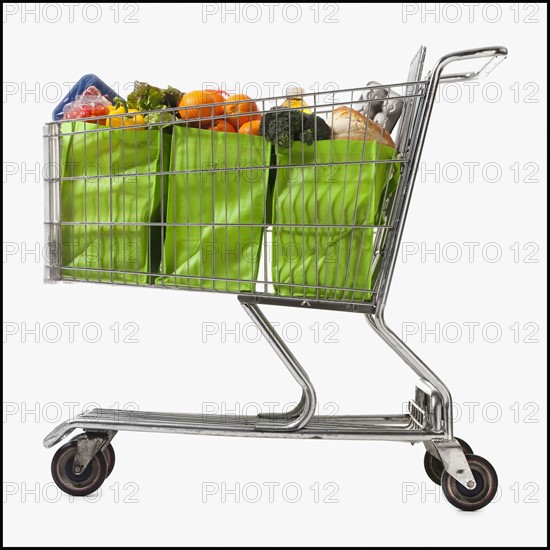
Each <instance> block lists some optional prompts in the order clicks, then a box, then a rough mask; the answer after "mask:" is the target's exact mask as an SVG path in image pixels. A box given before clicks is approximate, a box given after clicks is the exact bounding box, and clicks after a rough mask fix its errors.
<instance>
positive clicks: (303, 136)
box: [261, 107, 330, 149]
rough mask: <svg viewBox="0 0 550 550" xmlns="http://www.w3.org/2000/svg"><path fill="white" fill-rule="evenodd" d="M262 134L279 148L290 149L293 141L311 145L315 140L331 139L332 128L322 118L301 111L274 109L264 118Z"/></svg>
mask: <svg viewBox="0 0 550 550" xmlns="http://www.w3.org/2000/svg"><path fill="white" fill-rule="evenodd" d="M261 134H262V135H264V136H265V137H266V139H268V140H269V141H271V142H272V143H274V144H275V145H277V146H278V147H280V148H282V149H288V147H290V145H291V143H292V142H293V141H302V142H304V143H306V144H307V145H311V144H312V143H313V142H314V140H315V139H317V140H322V139H330V128H329V126H328V124H327V123H326V122H325V121H324V120H323V119H322V118H320V117H318V116H315V115H308V114H306V113H304V112H303V111H301V110H300V109H286V108H282V107H273V108H272V109H271V110H270V111H269V112H268V113H266V114H265V115H264V117H263V118H262V123H261Z"/></svg>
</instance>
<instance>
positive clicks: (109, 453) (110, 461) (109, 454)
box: [102, 443, 116, 478]
mask: <svg viewBox="0 0 550 550" xmlns="http://www.w3.org/2000/svg"><path fill="white" fill-rule="evenodd" d="M102 452H103V456H104V457H105V462H106V463H107V474H106V475H105V478H108V477H109V476H110V475H111V472H112V471H113V468H114V467H115V458H116V457H115V450H114V449H113V446H112V445H111V444H110V443H109V445H107V447H105V449H103V450H102Z"/></svg>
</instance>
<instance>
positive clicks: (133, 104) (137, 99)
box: [126, 80, 183, 122]
mask: <svg viewBox="0 0 550 550" xmlns="http://www.w3.org/2000/svg"><path fill="white" fill-rule="evenodd" d="M182 95H183V93H182V92H180V91H179V90H178V89H177V88H174V87H173V86H168V88H166V89H162V88H157V87H156V86H151V85H150V84H147V82H139V81H137V80H136V81H135V82H134V90H133V91H132V92H131V93H130V94H129V95H128V99H127V100H126V101H127V103H128V107H129V108H131V109H137V110H138V111H161V110H163V109H168V108H171V107H177V106H178V102H179V100H180V98H181V96H182ZM175 116H177V111H168V112H166V113H151V114H150V115H147V122H170V121H173V120H174V117H175Z"/></svg>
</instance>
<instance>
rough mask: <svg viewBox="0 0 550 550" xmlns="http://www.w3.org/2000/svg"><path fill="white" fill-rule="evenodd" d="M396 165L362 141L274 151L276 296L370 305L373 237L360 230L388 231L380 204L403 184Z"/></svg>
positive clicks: (387, 150)
mask: <svg viewBox="0 0 550 550" xmlns="http://www.w3.org/2000/svg"><path fill="white" fill-rule="evenodd" d="M396 158H397V152H396V150H395V149H393V148H391V147H388V146H385V145H380V144H379V143H378V142H376V141H366V142H364V141H359V140H357V141H355V140H349V141H348V140H326V141H319V142H317V144H316V151H315V147H314V146H308V145H304V144H303V143H301V142H294V143H293V145H292V147H291V149H290V150H279V151H278V152H277V164H278V168H277V180H276V184H275V190H274V203H273V223H274V227H273V257H272V271H273V281H274V287H275V292H276V293H277V294H278V295H280V296H299V297H304V298H316V299H328V300H353V301H368V300H370V299H371V297H372V293H371V292H365V291H366V290H369V289H372V284H373V282H374V277H373V268H372V265H371V260H372V258H373V248H374V238H375V231H376V230H375V229H373V228H363V227H357V226H364V225H383V222H382V206H383V202H385V198H386V197H388V196H389V195H390V194H392V193H393V191H395V188H396V186H397V183H398V180H399V172H400V170H399V164H398V163H397V162H391V161H392V160H393V159H396ZM364 161H368V162H366V163H365V162H364ZM373 161H377V162H373ZM380 161H389V162H380ZM338 163H343V164H338ZM349 163H352V164H349ZM316 164H317V166H316ZM285 166H286V167H285ZM342 225H348V226H354V227H347V228H342V227H339V226H342ZM296 226H303V227H296ZM312 226H313V227H312Z"/></svg>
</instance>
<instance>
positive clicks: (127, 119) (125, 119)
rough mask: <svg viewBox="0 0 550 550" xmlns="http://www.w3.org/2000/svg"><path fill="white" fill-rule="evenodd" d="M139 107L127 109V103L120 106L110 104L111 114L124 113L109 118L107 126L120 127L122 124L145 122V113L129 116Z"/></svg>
mask: <svg viewBox="0 0 550 550" xmlns="http://www.w3.org/2000/svg"><path fill="white" fill-rule="evenodd" d="M137 112H138V110H137V109H126V105H125V104H121V105H119V106H118V107H115V106H114V105H110V106H109V114H110V115H122V116H114V117H112V118H108V119H106V120H107V126H110V127H111V128H120V127H122V126H135V125H136V124H145V118H144V117H143V115H134V116H128V115H129V114H130V113H137ZM132 129H133V130H143V128H132Z"/></svg>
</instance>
